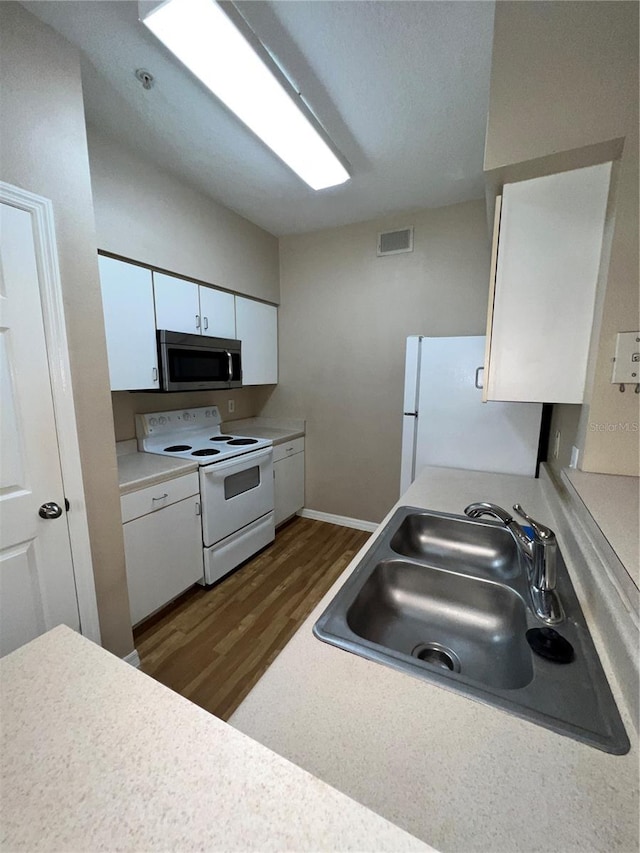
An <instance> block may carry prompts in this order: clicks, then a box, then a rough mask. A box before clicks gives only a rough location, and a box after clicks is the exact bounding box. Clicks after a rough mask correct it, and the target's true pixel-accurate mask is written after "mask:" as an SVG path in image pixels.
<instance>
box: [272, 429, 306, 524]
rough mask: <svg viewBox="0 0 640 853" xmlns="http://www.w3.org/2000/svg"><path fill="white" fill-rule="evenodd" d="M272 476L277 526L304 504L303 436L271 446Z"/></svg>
mask: <svg viewBox="0 0 640 853" xmlns="http://www.w3.org/2000/svg"><path fill="white" fill-rule="evenodd" d="M273 478H274V481H273V484H274V502H275V523H276V526H277V525H278V524H282V522H283V521H286V520H287V519H288V518H291V516H292V515H295V514H296V512H298V510H299V509H302V507H303V506H304V438H296V439H294V440H293V441H289V442H286V443H285V444H278V445H276V446H275V447H274V448H273Z"/></svg>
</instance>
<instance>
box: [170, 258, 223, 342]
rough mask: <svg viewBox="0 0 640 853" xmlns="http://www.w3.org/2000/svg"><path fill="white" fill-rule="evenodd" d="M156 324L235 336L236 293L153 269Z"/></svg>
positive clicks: (198, 332)
mask: <svg viewBox="0 0 640 853" xmlns="http://www.w3.org/2000/svg"><path fill="white" fill-rule="evenodd" d="M153 285H154V290H155V295H156V328H158V329H169V330H170V331H172V332H187V333H188V334H192V335H208V336H209V337H213V338H232V339H235V336H236V319H235V297H234V295H233V293H225V292H224V291H222V290H216V289H215V288H213V287H203V286H202V285H199V284H195V283H194V282H192V281H185V280H184V279H182V278H176V277H175V276H172V275H165V274H164V273H157V272H154V274H153Z"/></svg>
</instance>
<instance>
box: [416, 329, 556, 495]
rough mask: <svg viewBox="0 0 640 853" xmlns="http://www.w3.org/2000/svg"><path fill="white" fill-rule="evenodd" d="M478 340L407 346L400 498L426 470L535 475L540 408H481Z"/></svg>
mask: <svg viewBox="0 0 640 853" xmlns="http://www.w3.org/2000/svg"><path fill="white" fill-rule="evenodd" d="M484 349H485V338H484V335H478V336H468V337H456V338H427V337H423V336H422V335H414V336H412V337H409V338H407V360H406V367H405V386H404V413H403V419H402V421H403V423H402V468H401V474H400V494H403V493H404V492H405V491H406V490H407V488H408V487H409V485H410V484H411V483H412V482H413V480H414V479H415V478H416V477H417V475H418V474H419V473H420V471H421V470H422V469H423V468H424V467H425V466H426V465H437V466H440V467H445V468H467V469H470V470H473V471H492V472H496V473H501V474H524V475H525V476H529V477H533V476H535V471H536V461H537V455H538V442H539V439H540V423H541V419H542V404H540V403H498V402H489V403H483V402H482V378H483V373H484V368H483V365H484Z"/></svg>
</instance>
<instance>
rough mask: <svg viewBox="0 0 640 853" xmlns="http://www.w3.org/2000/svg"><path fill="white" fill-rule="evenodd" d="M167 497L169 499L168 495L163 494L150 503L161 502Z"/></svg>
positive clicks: (152, 499)
mask: <svg viewBox="0 0 640 853" xmlns="http://www.w3.org/2000/svg"><path fill="white" fill-rule="evenodd" d="M168 497H169V495H168V494H167V493H166V492H165V493H164V495H160V497H159V498H151V502H152V503H153V501H163V500H164V499H165V498H168Z"/></svg>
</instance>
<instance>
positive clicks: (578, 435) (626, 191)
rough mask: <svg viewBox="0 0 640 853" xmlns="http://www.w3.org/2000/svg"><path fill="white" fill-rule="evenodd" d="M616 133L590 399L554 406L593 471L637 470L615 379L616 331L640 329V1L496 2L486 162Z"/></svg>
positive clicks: (631, 403)
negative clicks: (619, 145)
mask: <svg viewBox="0 0 640 853" xmlns="http://www.w3.org/2000/svg"><path fill="white" fill-rule="evenodd" d="M618 137H623V138H624V149H623V153H622V157H621V160H620V162H619V163H618V164H617V166H616V169H615V185H614V192H615V195H614V207H613V209H612V210H611V216H610V218H609V222H608V230H610V232H611V233H610V234H608V236H607V240H606V241H605V242H606V244H607V245H606V249H607V251H606V252H605V255H604V260H605V262H604V264H603V268H602V270H601V277H600V278H601V281H600V293H599V297H598V298H599V304H600V306H601V309H600V312H599V314H598V316H597V317H596V323H595V325H594V336H593V341H592V348H591V357H590V364H589V372H588V381H587V393H586V403H585V405H584V406H583V409H582V412H581V416H580V418H579V419H578V421H577V420H576V417H575V412H574V411H573V410H572V407H562V406H560V407H556V409H557V411H556V412H555V413H554V428H557V426H558V425H559V426H560V427H561V428H562V431H563V434H564V433H565V432H570V431H574V433H573V435H572V436H571V439H572V440H571V441H564V439H563V443H564V444H565V446H566V447H567V448H569V449H570V446H571V444H577V445H578V446H579V447H580V449H581V461H580V467H581V468H583V469H584V470H587V471H598V472H602V473H610V474H635V475H637V474H638V473H639V458H638V456H639V454H638V451H639V448H638V433H637V432H633V429H632V425H633V424H634V423H636V424H637V423H638V419H639V413H638V397H637V396H636V395H635V394H633V388H632V387H629V388H628V389H627V393H625V394H621V393H620V392H619V391H618V388H617V386H616V385H612V384H611V381H610V380H611V359H612V358H613V355H614V351H615V336H616V332H618V331H633V330H636V329H638V328H639V327H640V326H639V325H638V324H639V322H640V317H639V315H640V306H639V297H640V288H639V286H638V230H639V229H638V4H637V3H635V2H571V3H569V2H532V0H529V2H526V3H522V2H500V3H497V4H496V16H495V29H494V44H493V59H492V68H491V94H490V103H489V117H488V123H487V139H486V149H485V169H487V170H491V169H497V168H499V167H504V166H506V165H508V164H514V163H521V162H522V161H527V160H533V159H535V158H544V157H546V156H549V155H555V154H556V153H557V152H562V151H567V150H569V149H575V150H577V149H580V148H584V147H585V146H591V145H595V144H597V143H601V142H605V141H607V140H611V139H614V138H618ZM614 214H615V222H614ZM618 425H622V426H621V427H618ZM625 425H627V427H628V428H627V429H625ZM611 427H613V428H611ZM563 461H567V459H566V455H565V456H564V460H563Z"/></svg>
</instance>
